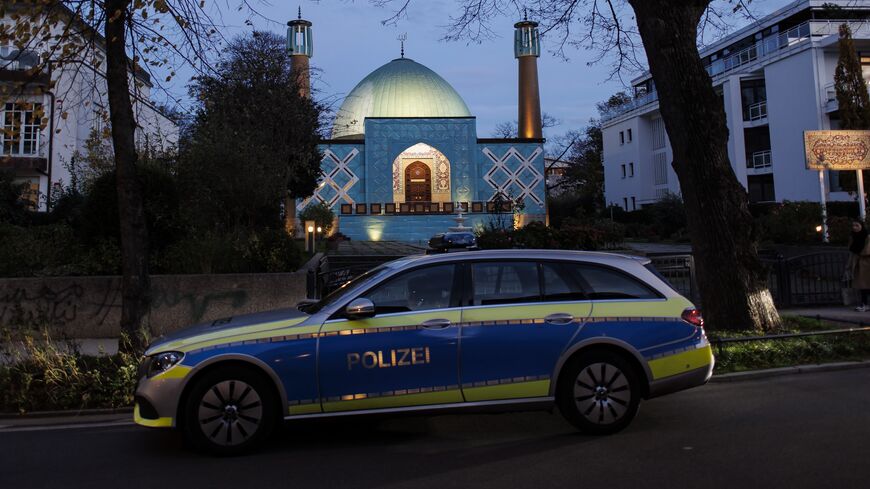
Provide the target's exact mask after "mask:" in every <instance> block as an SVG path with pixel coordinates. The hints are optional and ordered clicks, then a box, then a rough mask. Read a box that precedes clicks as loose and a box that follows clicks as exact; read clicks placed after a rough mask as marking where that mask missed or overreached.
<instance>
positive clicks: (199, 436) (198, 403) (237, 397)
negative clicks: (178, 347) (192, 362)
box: [183, 367, 278, 455]
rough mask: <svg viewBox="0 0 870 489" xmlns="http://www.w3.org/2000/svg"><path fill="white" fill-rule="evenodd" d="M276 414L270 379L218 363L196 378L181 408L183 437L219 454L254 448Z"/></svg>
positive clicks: (272, 426)
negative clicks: (220, 365)
mask: <svg viewBox="0 0 870 489" xmlns="http://www.w3.org/2000/svg"><path fill="white" fill-rule="evenodd" d="M277 418H278V410H277V399H276V398H275V394H274V389H273V388H272V386H271V384H270V381H269V380H268V379H267V378H266V377H265V376H264V375H262V374H259V373H257V372H256V371H254V370H252V369H248V368H240V367H220V368H217V369H215V370H213V371H211V372H207V373H206V374H205V375H203V376H202V377H201V378H199V379H197V380H196V384H195V385H194V386H193V387H192V389H191V391H190V395H189V396H187V403H186V406H185V408H184V423H183V428H184V434H185V438H186V439H187V440H188V441H189V442H191V443H192V444H193V445H194V446H195V447H197V448H199V449H202V450H206V451H209V452H212V453H217V454H222V455H235V454H239V453H243V452H246V451H249V450H251V449H254V448H255V447H257V446H258V445H260V444H261V443H262V442H263V441H264V440H265V439H266V438H268V436H269V435H270V434H271V432H272V431H273V429H274V427H275V423H276V420H277Z"/></svg>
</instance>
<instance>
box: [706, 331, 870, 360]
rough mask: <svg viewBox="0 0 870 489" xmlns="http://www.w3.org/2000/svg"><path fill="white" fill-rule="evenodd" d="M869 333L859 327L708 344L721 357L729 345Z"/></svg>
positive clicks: (733, 339)
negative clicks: (725, 347)
mask: <svg viewBox="0 0 870 489" xmlns="http://www.w3.org/2000/svg"><path fill="white" fill-rule="evenodd" d="M868 332H870V327H865V326H863V325H862V326H861V327H858V328H842V329H830V330H827V331H808V332H806V333H788V334H772V335H764V336H742V337H737V338H716V337H710V344H712V345H713V346H714V347H715V348H716V350H717V352H718V356H719V357H721V356H722V353H723V352H722V347H723V345H726V344H729V343H749V342H752V341H771V340H772V341H776V340H787V339H792V338H803V337H805V336H827V335H842V334H854V333H868Z"/></svg>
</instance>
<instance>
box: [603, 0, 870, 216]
mask: <svg viewBox="0 0 870 489" xmlns="http://www.w3.org/2000/svg"><path fill="white" fill-rule="evenodd" d="M832 3H833V4H837V5H839V6H840V7H842V10H840V11H837V12H836V13H833V12H832V11H831V10H829V9H825V8H824V7H823V5H824V4H832ZM868 19H870V1H867V0H860V1H852V0H845V1H842V0H840V1H829V0H828V1H822V0H801V1H798V2H794V3H792V4H789V5H788V6H786V7H784V8H782V9H780V10H778V11H776V12H774V13H772V14H771V15H769V16H767V17H764V18H762V19H760V20H759V21H757V22H755V23H753V24H751V25H750V26H747V27H745V28H743V29H741V30H739V31H737V32H736V33H734V34H732V35H730V36H728V37H726V38H724V39H722V40H720V41H719V42H717V43H715V44H713V45H711V46H708V47H706V48H704V49H703V50H702V51H701V58H702V59H703V61H704V63H705V64H706V65H707V72H708V73H709V74H710V76H711V78H712V81H713V86H714V88H715V89H716V90H717V92H718V93H719V94H720V95H721V96H722V98H723V101H724V104H725V112H726V119H727V126H728V131H729V140H728V156H729V159H730V161H731V165H732V167H733V168H734V172H735V174H736V175H737V178H738V180H739V181H740V183H741V184H743V186H744V188H746V189H747V191H748V193H749V199H750V202H782V201H786V200H789V201H816V202H818V201H819V200H820V198H821V191H820V187H819V178H818V172H815V171H810V170H806V163H805V157H804V147H803V132H804V131H807V130H818V129H837V128H838V127H839V124H838V121H839V116H838V113H837V100H836V96H835V92H834V70H835V68H836V65H837V59H838V56H839V51H838V45H837V41H838V38H839V36H838V28H839V26H840V25H841V24H843V23H848V24H849V25H850V27H851V30H852V36H853V38H854V40H855V47H856V49H857V50H858V55H859V57H860V59H861V64H862V67H863V69H864V78H865V80H868V81H870V20H868ZM632 86H633V91H634V93H633V96H634V98H633V100H632V101H631V102H629V103H628V104H625V105H623V106H620V107H618V108H615V109H613V110H612V111H610V112H609V113H607V114H604V115H603V117H602V133H603V140H604V153H603V154H604V156H603V159H604V162H603V163H604V181H605V199H606V202H607V204H608V205H618V206H620V207H623V208H624V209H626V210H629V211H631V210H635V209H639V208H640V207H641V206H643V205H645V204H650V203H654V202H656V201H658V200H660V199H662V198H663V197H665V196H666V195H668V194H674V195H679V194H680V187H679V182H678V181H677V176H676V174H675V173H674V170H673V167H672V165H671V163H672V161H673V151H672V149H671V145H670V141H669V139H668V137H667V132H666V130H665V126H664V122H663V121H662V118H661V114H660V113H659V102H658V96H657V93H656V90H655V84H654V82H653V80H652V77H651V75H650V74H649V73H645V74H643V75H642V76H640V77H638V78H636V79H635V80H633V81H632ZM826 173H827V174H826V178H825V185H826V189H825V192H826V198H827V199H828V200H855V195H854V193H852V194H850V193H849V192H846V191H844V190H843V189H842V188H841V187H840V179H839V175H838V172H835V171H831V172H826Z"/></svg>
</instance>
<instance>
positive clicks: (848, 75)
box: [834, 24, 870, 191]
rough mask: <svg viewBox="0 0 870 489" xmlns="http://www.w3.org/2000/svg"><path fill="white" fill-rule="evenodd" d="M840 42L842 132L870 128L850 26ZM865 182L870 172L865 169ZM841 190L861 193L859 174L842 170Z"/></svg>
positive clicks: (868, 100) (869, 101) (869, 106)
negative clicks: (859, 189) (859, 191)
mask: <svg viewBox="0 0 870 489" xmlns="http://www.w3.org/2000/svg"><path fill="white" fill-rule="evenodd" d="M839 31H840V39H839V41H838V43H837V48H838V49H839V57H838V59H837V67H836V68H835V69H834V90H835V91H836V93H837V106H838V113H839V114H840V129H870V97H868V95H867V83H866V82H865V81H864V74H863V73H862V70H861V61H860V60H859V59H858V54H857V51H856V50H855V43H854V42H853V41H852V31H851V29H849V24H843V25H841V26H840V29H839ZM863 173H864V181H865V182H866V181H867V176H868V175H870V172H868V171H867V170H863ZM837 175H838V176H839V178H840V187H841V188H843V189H848V190H850V191H857V190H858V179H857V177H856V175H857V174H856V172H853V171H851V170H847V171H839V172H837Z"/></svg>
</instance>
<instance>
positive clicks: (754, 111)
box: [743, 100, 767, 121]
mask: <svg viewBox="0 0 870 489" xmlns="http://www.w3.org/2000/svg"><path fill="white" fill-rule="evenodd" d="M765 117H767V100H762V101H761V102H758V103H754V104H752V105H750V106H748V107H746V110H745V111H744V112H743V120H744V121H757V120H761V119H764V118H765Z"/></svg>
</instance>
